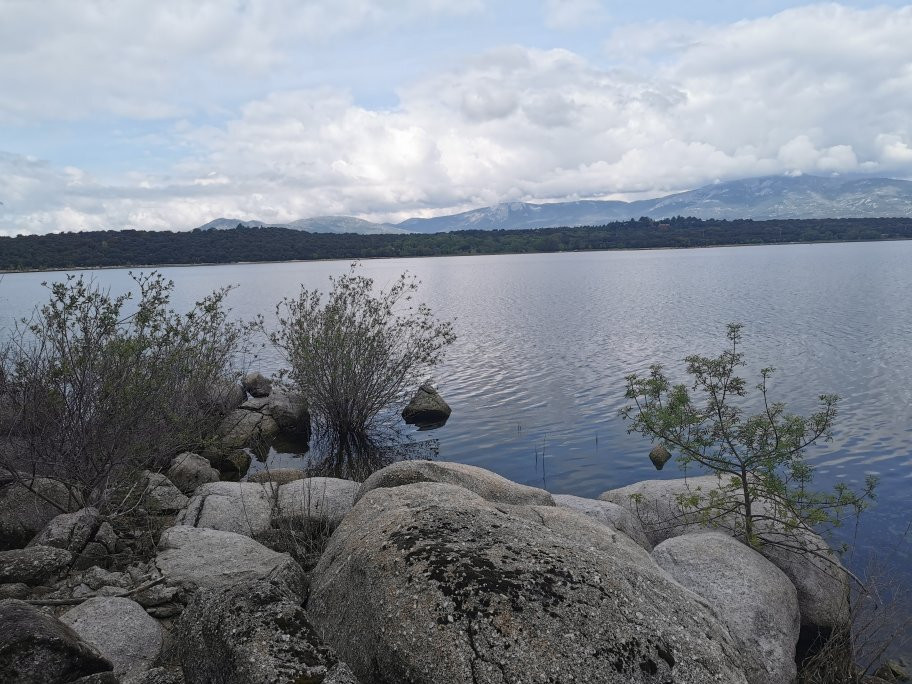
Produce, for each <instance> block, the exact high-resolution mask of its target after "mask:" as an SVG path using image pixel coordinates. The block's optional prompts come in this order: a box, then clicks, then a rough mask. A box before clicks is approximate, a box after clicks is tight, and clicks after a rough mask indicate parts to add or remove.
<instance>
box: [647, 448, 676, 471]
mask: <svg viewBox="0 0 912 684" xmlns="http://www.w3.org/2000/svg"><path fill="white" fill-rule="evenodd" d="M649 460H650V461H652V465H654V466H655V469H656V470H661V469H662V468H664V467H665V464H666V463H668V461H670V460H671V454H670V453H668V449H666V448H665V447H664V446H662V445H661V444H656V445H655V446H654V447H652V451H650V452H649Z"/></svg>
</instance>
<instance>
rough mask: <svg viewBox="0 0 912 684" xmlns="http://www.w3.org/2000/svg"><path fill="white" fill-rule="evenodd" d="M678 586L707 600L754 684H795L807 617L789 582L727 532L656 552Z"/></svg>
mask: <svg viewBox="0 0 912 684" xmlns="http://www.w3.org/2000/svg"><path fill="white" fill-rule="evenodd" d="M652 557H653V558H654V559H655V561H656V563H658V565H659V567H660V568H662V569H663V570H665V571H666V572H667V573H668V574H669V575H671V576H672V577H673V578H674V580H675V581H676V582H678V583H679V584H681V585H683V586H684V587H685V588H687V589H690V590H691V591H692V592H694V593H695V594H697V595H698V596H702V597H703V598H704V599H706V601H707V603H709V604H710V605H711V606H712V607H713V608H715V609H716V613H717V614H718V615H719V617H720V618H721V619H722V621H723V622H724V623H725V625H726V627H728V631H729V633H730V634H731V635H732V637H734V639H735V642H736V643H737V644H738V647H739V648H740V649H741V653H742V654H743V657H744V662H743V666H744V672H745V674H746V675H747V681H748V682H749V683H750V684H792V682H794V681H795V679H796V678H797V676H798V669H797V666H796V664H795V647H796V645H797V643H798V633H799V630H800V625H801V618H800V615H799V614H798V594H797V592H796V591H795V587H794V585H793V584H792V583H791V581H790V580H789V578H788V577H786V576H785V574H784V573H783V572H782V571H781V570H779V568H777V567H776V566H775V565H773V564H772V563H770V562H769V561H768V560H766V559H765V558H764V557H763V556H761V555H760V554H759V553H757V552H756V551H754V550H753V549H750V548H748V547H747V546H745V545H744V544H741V543H740V542H738V541H737V540H735V539H732V538H731V537H729V536H727V535H725V534H722V533H721V532H703V533H700V534H685V535H682V536H680V537H673V538H671V539H668V540H666V541H664V542H662V543H661V544H659V545H658V546H657V547H656V548H655V550H654V551H653V552H652Z"/></svg>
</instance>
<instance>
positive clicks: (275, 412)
mask: <svg viewBox="0 0 912 684" xmlns="http://www.w3.org/2000/svg"><path fill="white" fill-rule="evenodd" d="M241 408H242V409H246V410H248V411H257V412H259V413H262V414H264V415H267V416H269V417H270V418H272V419H273V420H275V422H276V423H278V425H279V429H280V430H281V431H282V432H284V433H286V434H289V435H293V436H295V437H298V438H299V439H303V440H304V441H308V440H309V439H310V412H309V411H308V410H307V403H306V402H305V401H304V398H303V397H302V396H301V395H300V394H296V393H294V392H289V391H288V390H286V389H284V388H274V389H273V390H272V393H271V394H270V395H269V396H268V397H261V398H257V397H254V398H253V399H248V400H247V401H245V402H244V403H243V404H241Z"/></svg>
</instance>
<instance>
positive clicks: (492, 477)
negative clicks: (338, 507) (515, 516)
mask: <svg viewBox="0 0 912 684" xmlns="http://www.w3.org/2000/svg"><path fill="white" fill-rule="evenodd" d="M416 482H444V483H447V484H452V485H457V486H459V487H464V488H465V489H468V490H469V491H470V492H475V493H476V494H478V495H479V496H480V497H481V498H483V499H487V500H488V501H493V502H495V503H503V504H513V505H517V504H522V505H529V506H553V505H554V499H552V498H551V495H550V494H548V492H546V491H545V490H544V489H538V488H537V487H528V486H526V485H521V484H517V483H516V482H512V481H510V480H508V479H507V478H505V477H501V476H500V475H497V474H496V473H492V472H491V471H490V470H485V469H484V468H478V467H476V466H470V465H465V464H463V463H451V462H449V461H399V462H398V463H393V464H392V465H389V466H387V467H386V468H383V469H381V470H378V471H377V472H376V473H374V474H373V475H371V476H370V477H369V478H367V479H366V480H365V481H364V483H363V484H362V485H361V489H360V490H359V491H358V495H357V497H356V499H355V500H356V501H357V500H358V499H360V498H361V497H363V496H364V495H365V494H367V493H368V492H370V491H372V490H374V489H378V488H380V487H401V486H402V485H408V484H414V483H416Z"/></svg>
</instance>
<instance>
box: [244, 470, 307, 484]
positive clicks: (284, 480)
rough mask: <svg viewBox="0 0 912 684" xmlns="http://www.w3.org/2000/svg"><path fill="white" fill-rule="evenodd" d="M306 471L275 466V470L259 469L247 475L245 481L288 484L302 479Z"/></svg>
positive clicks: (305, 475)
mask: <svg viewBox="0 0 912 684" xmlns="http://www.w3.org/2000/svg"><path fill="white" fill-rule="evenodd" d="M305 477H307V473H305V472H304V471H303V470H299V469H298V468H277V469H276V470H261V471H260V472H258V473H253V474H252V475H248V476H247V482H272V483H274V484H277V485H283V484H288V483H289V482H294V481H295V480H303V479H304V478H305Z"/></svg>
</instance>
